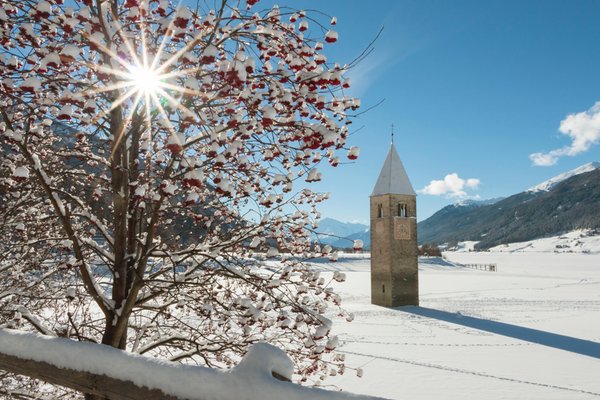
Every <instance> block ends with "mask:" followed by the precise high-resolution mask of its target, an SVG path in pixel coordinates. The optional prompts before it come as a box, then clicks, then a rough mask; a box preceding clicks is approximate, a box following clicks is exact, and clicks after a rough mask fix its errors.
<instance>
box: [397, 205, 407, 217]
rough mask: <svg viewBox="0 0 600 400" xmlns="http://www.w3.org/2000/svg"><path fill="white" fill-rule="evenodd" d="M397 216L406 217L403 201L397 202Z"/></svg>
mask: <svg viewBox="0 0 600 400" xmlns="http://www.w3.org/2000/svg"><path fill="white" fill-rule="evenodd" d="M398 216H399V217H406V216H407V214H406V204H404V203H399V204H398Z"/></svg>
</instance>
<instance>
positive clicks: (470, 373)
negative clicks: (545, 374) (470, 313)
mask: <svg viewBox="0 0 600 400" xmlns="http://www.w3.org/2000/svg"><path fill="white" fill-rule="evenodd" d="M340 352H341V353H345V354H352V355H355V356H363V357H372V358H376V359H379V360H387V361H393V362H397V363H403V364H410V365H417V366H419V367H425V368H435V369H440V370H444V371H449V372H456V373H460V374H468V375H475V376H480V377H483V378H491V379H498V380H501V381H507V382H513V383H520V384H525V385H533V386H541V387H546V388H549V389H558V390H564V391H568V392H576V393H582V394H589V395H592V396H596V397H600V393H596V392H590V391H587V390H583V389H574V388H569V387H564V386H557V385H552V384H548V383H539V382H531V381H525V380H521V379H515V378H507V377H504V376H497V375H492V374H488V373H485V372H478V371H469V370H466V369H461V368H454V367H447V366H444V365H438V364H431V363H424V362H419V361H414V360H407V359H402V358H394V357H385V356H376V355H372V354H363V353H357V352H353V351H346V350H340Z"/></svg>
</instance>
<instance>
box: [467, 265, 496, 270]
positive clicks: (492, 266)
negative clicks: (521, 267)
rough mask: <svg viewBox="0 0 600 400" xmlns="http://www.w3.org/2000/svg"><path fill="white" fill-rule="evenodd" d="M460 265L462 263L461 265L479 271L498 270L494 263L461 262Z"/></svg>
mask: <svg viewBox="0 0 600 400" xmlns="http://www.w3.org/2000/svg"><path fill="white" fill-rule="evenodd" d="M462 265H463V267H466V268H471V269H478V270H480V271H489V272H496V271H498V267H497V266H496V264H462Z"/></svg>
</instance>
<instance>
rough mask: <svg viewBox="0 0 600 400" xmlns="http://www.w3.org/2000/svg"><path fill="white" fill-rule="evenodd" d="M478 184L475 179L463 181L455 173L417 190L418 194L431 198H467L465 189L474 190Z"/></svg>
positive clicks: (477, 180)
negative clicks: (430, 196) (444, 196)
mask: <svg viewBox="0 0 600 400" xmlns="http://www.w3.org/2000/svg"><path fill="white" fill-rule="evenodd" d="M479 183H480V181H479V179H477V178H469V179H466V180H465V179H462V178H461V177H459V176H458V174H457V173H456V172H453V173H451V174H448V175H446V176H445V177H444V179H440V180H433V181H431V182H429V185H427V186H425V187H424V188H423V189H421V190H419V193H422V194H429V195H432V196H443V195H446V196H448V197H465V196H467V192H466V191H465V189H467V188H470V189H476V188H477V186H479Z"/></svg>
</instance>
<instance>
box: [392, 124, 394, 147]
mask: <svg viewBox="0 0 600 400" xmlns="http://www.w3.org/2000/svg"><path fill="white" fill-rule="evenodd" d="M392 144H394V124H392Z"/></svg>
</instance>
